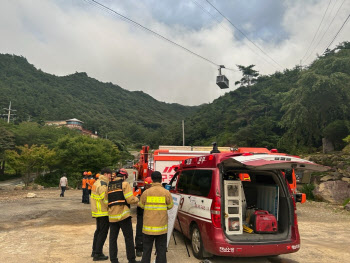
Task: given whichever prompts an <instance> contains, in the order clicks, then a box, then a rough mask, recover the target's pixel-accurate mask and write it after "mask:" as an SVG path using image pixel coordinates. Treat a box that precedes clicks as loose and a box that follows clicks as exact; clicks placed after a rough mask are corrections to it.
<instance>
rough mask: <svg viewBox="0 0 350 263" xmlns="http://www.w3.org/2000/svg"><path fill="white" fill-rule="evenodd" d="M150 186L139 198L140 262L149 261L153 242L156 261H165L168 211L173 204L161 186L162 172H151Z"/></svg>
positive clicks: (161, 262)
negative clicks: (141, 252)
mask: <svg viewBox="0 0 350 263" xmlns="http://www.w3.org/2000/svg"><path fill="white" fill-rule="evenodd" d="M151 178H152V181H153V183H152V186H151V188H149V189H147V190H146V191H145V192H144V193H143V194H142V195H141V199H140V203H139V206H140V207H141V208H143V209H144V212H143V227H142V232H143V255H142V260H141V263H150V260H151V254H152V247H153V242H155V245H156V253H157V257H156V263H166V262H167V260H166V242H167V233H168V212H167V210H169V209H171V208H172V207H173V206H174V203H173V198H172V196H171V194H170V192H169V191H168V190H166V189H164V188H163V186H162V174H161V173H160V172H158V171H154V172H153V173H152V174H151Z"/></svg>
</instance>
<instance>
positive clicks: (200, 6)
mask: <svg viewBox="0 0 350 263" xmlns="http://www.w3.org/2000/svg"><path fill="white" fill-rule="evenodd" d="M191 1H192V2H193V3H195V4H196V5H197V6H198V7H199V8H200V9H202V10H203V12H205V13H207V14H208V15H209V16H210V17H211V18H212V19H213V20H215V21H217V22H218V23H219V25H220V26H221V27H222V28H223V29H225V30H226V31H227V32H229V33H230V34H232V30H231V29H228V28H227V27H224V26H223V25H222V24H221V21H220V20H219V19H217V18H216V17H215V16H214V15H213V14H212V13H210V12H209V11H208V10H206V9H205V8H204V7H203V6H202V5H201V4H199V3H198V2H197V1H196V0H191ZM247 47H248V48H249V49H250V50H251V51H252V52H253V53H255V54H256V55H257V56H259V57H260V58H262V59H263V60H264V61H265V62H266V63H268V64H270V65H271V66H273V67H275V68H276V69H278V67H276V65H274V64H272V63H271V62H270V61H268V60H266V59H265V58H264V57H263V56H261V55H260V54H259V53H257V52H256V51H255V50H254V49H252V48H251V47H250V46H249V45H247Z"/></svg>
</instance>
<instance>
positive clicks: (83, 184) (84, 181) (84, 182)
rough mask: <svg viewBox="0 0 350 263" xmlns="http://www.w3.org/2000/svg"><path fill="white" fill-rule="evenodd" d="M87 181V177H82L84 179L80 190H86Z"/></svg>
mask: <svg viewBox="0 0 350 263" xmlns="http://www.w3.org/2000/svg"><path fill="white" fill-rule="evenodd" d="M87 180H88V178H87V177H84V178H83V180H82V185H81V187H82V188H86V183H87Z"/></svg>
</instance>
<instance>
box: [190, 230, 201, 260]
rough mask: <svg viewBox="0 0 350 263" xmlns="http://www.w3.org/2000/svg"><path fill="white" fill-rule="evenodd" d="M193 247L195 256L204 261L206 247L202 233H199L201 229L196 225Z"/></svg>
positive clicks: (192, 238)
mask: <svg viewBox="0 0 350 263" xmlns="http://www.w3.org/2000/svg"><path fill="white" fill-rule="evenodd" d="M191 246H192V251H193V255H194V256H195V257H196V258H198V259H202V258H203V257H204V247H203V242H202V237H201V233H200V232H199V228H198V226H197V225H194V226H193V227H192V231H191Z"/></svg>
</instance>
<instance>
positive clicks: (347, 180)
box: [341, 177, 350, 184]
mask: <svg viewBox="0 0 350 263" xmlns="http://www.w3.org/2000/svg"><path fill="white" fill-rule="evenodd" d="M341 180H342V181H344V182H347V183H348V184H350V178H348V177H343V178H342V179H341Z"/></svg>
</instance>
